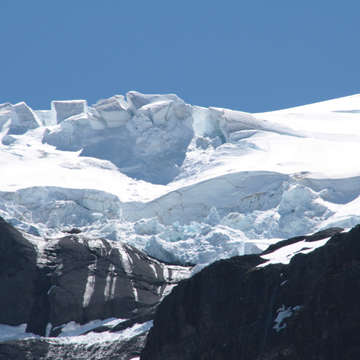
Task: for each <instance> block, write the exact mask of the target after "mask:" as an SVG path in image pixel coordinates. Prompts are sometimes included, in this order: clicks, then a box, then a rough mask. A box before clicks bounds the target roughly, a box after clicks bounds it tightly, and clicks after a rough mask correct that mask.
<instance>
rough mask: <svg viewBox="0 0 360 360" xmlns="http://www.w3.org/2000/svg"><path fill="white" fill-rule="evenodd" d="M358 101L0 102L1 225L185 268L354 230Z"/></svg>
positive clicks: (141, 98) (359, 184) (152, 98)
mask: <svg viewBox="0 0 360 360" xmlns="http://www.w3.org/2000/svg"><path fill="white" fill-rule="evenodd" d="M359 109H360V95H353V96H348V97H344V98H339V99H334V100H329V101H324V102H320V103H315V104H310V105H305V106H299V107H295V108H290V109H284V110H278V111H272V112H267V113H254V114H250V113H245V112H242V111H237V110H229V109H221V108H214V107H209V108H204V107H200V106H195V105H190V104H187V103H185V102H184V101H183V100H182V99H180V98H179V97H178V96H177V95H174V94H165V95H145V94H141V93H139V92H136V91H130V92H128V93H127V94H126V95H125V96H123V95H115V96H113V97H110V98H108V99H103V100H100V101H98V102H97V103H96V104H94V105H91V106H90V105H88V104H87V101H86V100H66V101H64V100H62V101H56V100H55V101H52V102H51V106H50V109H45V110H38V109H36V110H33V109H31V108H30V107H29V106H28V105H27V104H26V103H24V102H20V103H18V104H10V103H5V104H0V175H1V176H0V185H1V186H0V216H2V217H3V218H4V219H6V220H7V221H9V222H10V223H11V224H12V225H14V226H15V227H17V228H18V229H20V230H22V231H25V232H27V233H29V234H31V235H33V236H42V237H53V236H58V235H59V233H61V231H63V230H64V229H71V228H80V229H81V231H82V232H83V233H84V234H86V236H88V237H96V238H98V237H105V238H109V239H111V240H119V241H122V242H127V243H129V244H131V245H133V246H135V247H137V248H139V249H141V250H144V251H145V252H147V253H148V254H149V255H151V256H153V257H155V258H158V259H160V260H164V261H167V262H171V263H176V264H197V265H198V267H197V268H199V267H201V266H203V265H204V264H207V263H210V262H213V261H215V260H218V259H221V258H225V257H229V256H232V255H242V254H250V253H259V252H260V251H262V250H263V249H265V248H266V247H268V246H269V245H270V244H272V243H274V242H277V241H278V240H279V239H281V238H288V237H292V236H296V235H302V234H304V233H311V232H316V231H319V230H322V229H324V228H327V227H334V226H339V227H344V228H349V227H352V226H354V225H355V224H357V223H359V222H360V206H359V205H360V171H358V169H357V167H356V166H354V160H353V159H354V156H355V155H356V154H357V153H359V151H360V121H359V111H360V110H359Z"/></svg>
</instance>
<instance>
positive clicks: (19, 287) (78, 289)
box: [0, 218, 189, 359]
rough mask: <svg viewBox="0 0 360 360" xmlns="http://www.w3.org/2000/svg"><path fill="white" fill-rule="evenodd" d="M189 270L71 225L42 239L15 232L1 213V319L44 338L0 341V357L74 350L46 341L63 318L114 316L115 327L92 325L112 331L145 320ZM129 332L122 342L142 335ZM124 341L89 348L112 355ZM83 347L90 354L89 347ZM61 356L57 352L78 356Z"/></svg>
mask: <svg viewBox="0 0 360 360" xmlns="http://www.w3.org/2000/svg"><path fill="white" fill-rule="evenodd" d="M188 274H189V268H186V267H181V266H173V265H167V264H164V263H161V262H159V261H157V260H156V259H153V258H151V257H149V256H147V255H145V254H144V253H142V252H141V251H139V250H137V249H135V248H133V247H132V246H129V245H126V244H123V243H120V242H115V241H110V240H106V239H90V238H87V237H86V236H84V235H83V234H82V233H81V232H79V230H77V229H72V230H70V231H69V233H68V234H64V236H63V237H61V238H56V239H46V240H44V239H40V238H38V237H35V236H30V235H26V234H25V233H21V232H19V231H18V230H16V229H14V228H13V227H12V226H10V225H9V224H7V223H6V222H5V221H4V220H3V219H1V218H0V284H1V296H0V306H1V309H3V310H4V309H6V311H1V312H0V324H4V325H13V326H15V325H21V324H27V325H26V332H28V333H33V334H36V335H40V336H45V335H46V336H47V338H38V339H31V340H17V341H7V342H5V343H3V344H0V359H18V358H19V359H27V358H31V359H33V358H36V359H53V358H54V359H55V357H52V356H51V354H52V351H53V350H54V349H57V348H61V349H63V350H64V351H65V350H66V351H65V352H66V353H67V352H69V354H72V356H74V353H73V352H72V351H73V349H72V348H73V347H74V346H71V344H67V343H63V342H60V343H57V342H51V341H48V340H46V339H49V338H48V337H49V336H50V337H56V336H57V335H59V334H61V332H62V330H63V329H64V327H66V324H68V323H70V322H73V323H74V324H75V323H77V324H86V323H89V322H91V321H94V320H99V319H109V318H116V319H119V320H120V319H121V322H120V323H119V324H117V325H116V326H114V325H112V326H99V327H98V328H92V329H91V330H92V331H95V332H104V331H105V332H109V331H110V332H113V333H116V334H117V333H119V332H121V331H123V330H126V329H130V328H132V327H133V326H135V325H136V324H141V323H146V322H149V321H150V320H152V318H153V315H154V311H155V308H156V306H157V305H158V304H159V302H160V301H161V300H162V298H163V297H164V296H165V295H166V294H167V293H168V292H169V291H170V290H171V289H172V287H173V286H174V285H175V284H176V283H177V282H178V281H179V280H180V279H181V278H184V277H186V276H188ZM139 335H141V334H140V333H139V334H138V333H136V336H139ZM134 338H135V337H134V336H130V337H128V339H127V340H129V341H131V342H132V343H133V344H137V345H138V344H140V343H141V344H142V342H141V341H142V340H141V339H143V337H141V336H140V337H139V339H140V340H141V341H140V340H134ZM127 340H126V339H122V340H121V341H120V342H121V343H122V345H121V344H118V345H116V344H115V345H113V347H111V346H110V347H109V348H106V346H105V348H106V349H107V350H106V351H105V350H104V346H103V344H100V345H99V344H98V343H96V344H98V345H96V344H94V346H93V347H92V350H91V351H95V350H94V348H96V346H100V347H101V349H102V350H104V351H105V353H107V352H109V354H110V353H112V352H113V351H115V350H116V351H115V353H116V354H117V355H119V354H120V353H121V351H122V350H121V349H122V348H128V347H129V346H130V345H126V343H127ZM108 345H109V344H108ZM120 345H121V346H120ZM137 345H136V346H137ZM139 346H140V345H139ZM114 347H115V348H114ZM80 348H81V346H80ZM82 348H83V349H82V353H83V354H85V355H84V358H86V359H89V358H90V357H89V356H90V354H91V351H90V350H89V347H86V346H85V345H84V346H82ZM31 349H34V353H32V350H31ZM71 349H72V350H71ZM114 349H115V350H114ZM120 350H121V351H120ZM89 351H90V352H89ZM137 351H138V352H139V351H140V348H137ZM37 352H39V353H38V354H37ZM130 353H131V352H130ZM9 354H10V355H9ZM24 354H26V356H25V355H24ZM36 354H37V355H36ZM56 354H57V350H56V351H55V350H54V356H55V355H56ZM94 354H95V353H94ZM99 354H101V352H100V353H96V356H100V355H99ZM65 355H66V354H65V353H64V354H63V356H62V357H61V358H63V359H65V358H69V359H70V358H79V359H80V358H83V357H71V356H70V355H69V356H67V357H66V356H65ZM94 356H95V355H94ZM109 356H110V355H109ZM56 358H58V357H56ZM95 358H100V357H94V359H95ZM107 358H112V357H107ZM125 358H126V357H124V359H125ZM120 359H122V357H120ZM126 359H127V358H126Z"/></svg>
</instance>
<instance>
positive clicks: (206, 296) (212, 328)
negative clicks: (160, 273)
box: [141, 226, 360, 360]
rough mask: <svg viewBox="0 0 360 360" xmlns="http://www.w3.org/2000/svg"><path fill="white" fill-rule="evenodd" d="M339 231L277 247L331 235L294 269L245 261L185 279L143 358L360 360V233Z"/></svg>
mask: <svg viewBox="0 0 360 360" xmlns="http://www.w3.org/2000/svg"><path fill="white" fill-rule="evenodd" d="M339 231H341V229H330V230H329V231H323V232H321V233H319V234H316V236H315V237H299V238H295V239H290V240H288V241H287V242H285V243H282V244H280V245H281V246H283V247H284V246H288V245H289V244H294V243H296V242H299V241H305V242H304V244H305V245H304V247H305V248H306V246H307V245H306V244H307V243H308V244H309V246H310V244H312V242H314V241H318V240H319V239H321V238H328V237H330V236H332V237H331V239H330V240H329V241H328V242H327V243H326V245H324V246H322V247H319V248H318V249H316V250H315V251H313V252H311V253H309V254H307V255H305V254H297V255H295V256H294V257H293V258H292V260H291V262H290V264H289V265H284V264H273V265H267V266H258V265H261V264H262V263H263V262H264V261H265V260H264V259H262V258H261V257H260V256H258V255H247V256H242V257H233V258H231V259H228V260H221V261H218V262H216V263H214V264H212V265H210V266H209V267H207V268H205V269H204V270H202V271H201V272H200V273H198V274H196V275H195V276H193V277H192V278H190V279H187V280H184V281H183V282H181V283H180V284H179V286H177V288H176V289H174V291H173V292H172V293H171V294H170V295H169V296H168V297H166V298H165V299H164V301H163V302H162V303H161V305H160V306H159V307H158V309H157V313H156V316H155V320H154V327H153V328H152V329H151V330H150V333H149V336H148V338H147V343H146V346H145V349H144V350H143V352H142V356H141V359H142V360H150V359H151V360H157V359H167V360H177V359H179V360H180V359H181V360H190V359H191V360H195V359H197V360H204V359H207V360H210V359H214V360H215V359H216V360H221V359H224V360H225V359H226V360H229V359H243V360H246V359H249V360H250V359H251V360H255V359H258V360H260V359H262V360H265V359H268V360H269V359H272V360H280V359H291V360H293V359H294V360H295V359H296V360H303V359H326V360H337V359H358V358H360V345H359V332H360V325H359V324H360V311H359V306H358V304H359V300H360V281H359V278H360V226H356V227H355V228H353V229H352V230H351V231H349V232H347V233H340V232H339ZM280 245H279V244H278V245H277V248H279V246H280ZM275 250H276V249H275V248H273V249H270V250H269V251H270V252H271V251H275ZM277 250H278V249H277ZM278 251H279V250H278Z"/></svg>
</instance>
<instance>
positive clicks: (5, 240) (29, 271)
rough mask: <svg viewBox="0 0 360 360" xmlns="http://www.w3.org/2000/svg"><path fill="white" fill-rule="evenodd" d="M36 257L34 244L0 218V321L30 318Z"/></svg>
mask: <svg viewBox="0 0 360 360" xmlns="http://www.w3.org/2000/svg"><path fill="white" fill-rule="evenodd" d="M36 257H37V255H36V249H35V247H34V246H33V245H32V244H31V243H30V242H29V241H28V240H26V239H25V238H24V237H23V236H22V235H21V233H20V232H19V231H17V230H15V229H14V228H13V227H12V226H11V225H9V224H7V223H6V222H5V221H4V220H3V219H2V218H0V284H1V295H0V309H1V311H0V323H2V324H9V325H18V324H21V323H26V322H28V320H29V318H30V310H31V307H32V304H33V301H34V296H35V281H36V278H37V269H36ZM5 309H6V311H5Z"/></svg>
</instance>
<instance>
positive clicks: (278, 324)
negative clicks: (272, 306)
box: [273, 305, 301, 332]
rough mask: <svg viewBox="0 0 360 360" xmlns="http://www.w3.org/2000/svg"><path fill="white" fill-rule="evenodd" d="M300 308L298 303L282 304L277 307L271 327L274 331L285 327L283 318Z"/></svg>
mask: <svg viewBox="0 0 360 360" xmlns="http://www.w3.org/2000/svg"><path fill="white" fill-rule="evenodd" d="M300 309H301V306H300V305H296V306H292V307H291V306H288V307H286V306H285V305H282V306H281V307H280V308H279V309H277V311H276V312H277V316H276V318H275V320H274V322H275V325H274V326H273V329H274V330H275V331H276V332H279V331H281V330H283V329H285V328H286V322H284V320H285V319H287V318H289V317H291V316H292V315H293V314H294V313H295V312H296V311H299V310H300Z"/></svg>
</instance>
